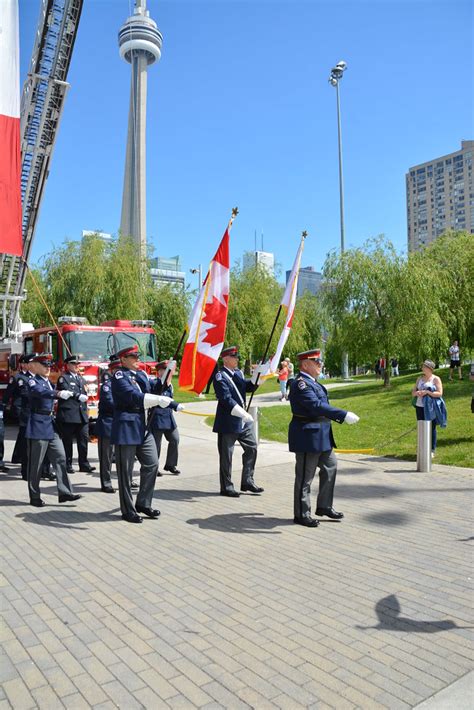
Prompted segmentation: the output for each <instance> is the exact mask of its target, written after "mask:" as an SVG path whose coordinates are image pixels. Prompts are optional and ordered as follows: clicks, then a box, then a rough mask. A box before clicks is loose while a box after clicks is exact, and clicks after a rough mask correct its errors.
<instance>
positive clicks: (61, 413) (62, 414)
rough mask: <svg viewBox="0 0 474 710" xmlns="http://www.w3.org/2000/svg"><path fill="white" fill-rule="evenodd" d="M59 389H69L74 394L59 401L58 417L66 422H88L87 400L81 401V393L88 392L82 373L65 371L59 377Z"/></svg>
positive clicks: (60, 420) (59, 420)
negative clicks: (74, 373) (75, 373)
mask: <svg viewBox="0 0 474 710" xmlns="http://www.w3.org/2000/svg"><path fill="white" fill-rule="evenodd" d="M57 389H58V390H69V392H72V393H73V396H72V397H70V398H69V399H60V400H59V401H58V411H57V414H56V419H57V420H58V422H64V423H65V424H87V423H88V421H89V415H88V413H87V402H80V401H79V397H80V395H81V394H87V392H86V383H85V380H84V379H83V378H82V377H81V375H73V374H72V372H63V374H62V375H61V377H60V378H59V379H58V384H57Z"/></svg>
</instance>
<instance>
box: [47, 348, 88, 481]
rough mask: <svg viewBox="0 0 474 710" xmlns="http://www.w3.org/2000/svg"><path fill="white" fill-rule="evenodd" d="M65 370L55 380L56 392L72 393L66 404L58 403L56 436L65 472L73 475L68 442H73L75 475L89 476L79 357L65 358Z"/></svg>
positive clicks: (86, 432) (82, 379) (70, 450)
mask: <svg viewBox="0 0 474 710" xmlns="http://www.w3.org/2000/svg"><path fill="white" fill-rule="evenodd" d="M64 364H65V365H66V370H65V371H64V373H63V374H62V375H61V377H60V378H59V379H58V383H57V385H56V388H57V389H58V390H60V391H61V390H66V391H68V392H71V393H72V397H70V398H69V399H68V400H60V401H59V403H58V410H57V413H56V421H57V423H58V429H59V433H60V434H61V438H62V440H63V442H64V449H65V451H66V461H67V471H68V473H74V469H73V467H72V442H73V439H74V438H75V439H76V441H77V453H78V459H79V471H85V472H86V473H92V471H95V466H91V465H90V463H89V461H88V459H87V446H88V443H89V415H88V413H87V392H86V383H85V380H84V378H83V377H81V375H80V374H79V371H78V365H79V356H78V355H70V356H69V357H67V358H65V360H64Z"/></svg>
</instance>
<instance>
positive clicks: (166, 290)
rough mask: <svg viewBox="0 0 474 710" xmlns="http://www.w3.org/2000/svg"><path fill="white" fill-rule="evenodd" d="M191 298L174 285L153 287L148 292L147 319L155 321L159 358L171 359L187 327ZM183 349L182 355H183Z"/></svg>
mask: <svg viewBox="0 0 474 710" xmlns="http://www.w3.org/2000/svg"><path fill="white" fill-rule="evenodd" d="M189 301H190V296H189V293H188V292H187V291H184V290H183V289H182V288H180V287H178V286H173V285H165V286H152V287H151V288H149V289H148V291H147V317H149V318H152V319H153V320H154V321H155V330H156V335H157V341H158V354H159V358H160V359H162V358H169V357H171V356H172V355H174V352H175V350H176V348H177V346H178V344H179V341H180V338H181V335H182V333H183V331H184V328H185V327H186V323H187V319H188V314H189V305H190V303H189ZM182 352H183V350H182V348H181V353H180V355H182Z"/></svg>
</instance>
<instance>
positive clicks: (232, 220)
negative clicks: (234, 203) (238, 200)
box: [227, 207, 239, 229]
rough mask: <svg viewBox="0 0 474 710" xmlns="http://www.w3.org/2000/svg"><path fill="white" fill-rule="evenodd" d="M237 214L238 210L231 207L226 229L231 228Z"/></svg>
mask: <svg viewBox="0 0 474 710" xmlns="http://www.w3.org/2000/svg"><path fill="white" fill-rule="evenodd" d="M238 214H239V208H238V207H232V217H231V218H230V220H229V224H228V225H227V229H230V228H231V227H232V224H233V222H234V219H235V218H236V217H237V215H238Z"/></svg>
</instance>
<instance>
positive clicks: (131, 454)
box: [110, 344, 171, 523]
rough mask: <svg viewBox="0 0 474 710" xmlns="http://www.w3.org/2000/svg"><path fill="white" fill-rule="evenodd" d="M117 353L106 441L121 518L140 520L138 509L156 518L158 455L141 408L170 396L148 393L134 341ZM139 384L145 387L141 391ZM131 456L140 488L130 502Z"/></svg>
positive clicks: (161, 402) (166, 401)
mask: <svg viewBox="0 0 474 710" xmlns="http://www.w3.org/2000/svg"><path fill="white" fill-rule="evenodd" d="M117 355H118V357H119V358H120V363H121V366H120V367H119V368H117V370H116V371H115V373H114V376H113V377H112V379H111V383H112V398H113V401H114V416H113V420H112V431H111V438H110V441H111V443H112V444H115V463H116V466H117V477H118V486H119V494H120V508H121V511H122V518H123V520H126V521H127V522H129V523H141V522H142V518H141V517H140V515H138V513H143V514H144V515H146V516H148V517H149V518H157V517H158V516H159V514H160V511H159V510H155V509H153V508H152V507H151V505H152V502H153V491H154V489H155V481H156V474H157V471H158V456H157V453H156V444H155V440H154V438H153V435H152V433H151V432H149V431H148V430H147V428H146V424H145V410H146V409H149V408H151V407H156V406H160V407H167V406H168V404H169V403H170V401H171V400H170V398H169V397H162V396H160V395H156V394H150V392H149V389H150V386H149V382H148V378H146V377H142V376H141V375H137V370H138V360H139V351H138V345H136V344H135V345H131V346H128V347H126V348H123V349H122V350H120V351H119V352H118V353H117ZM139 380H140V384H139ZM142 387H143V389H144V390H147V389H148V391H145V392H144V391H142ZM135 456H136V457H137V458H138V460H139V462H140V464H141V469H140V488H139V490H138V494H137V500H136V504H135V505H134V503H133V498H132V492H131V490H130V483H131V478H132V471H133V463H134V460H135Z"/></svg>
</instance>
